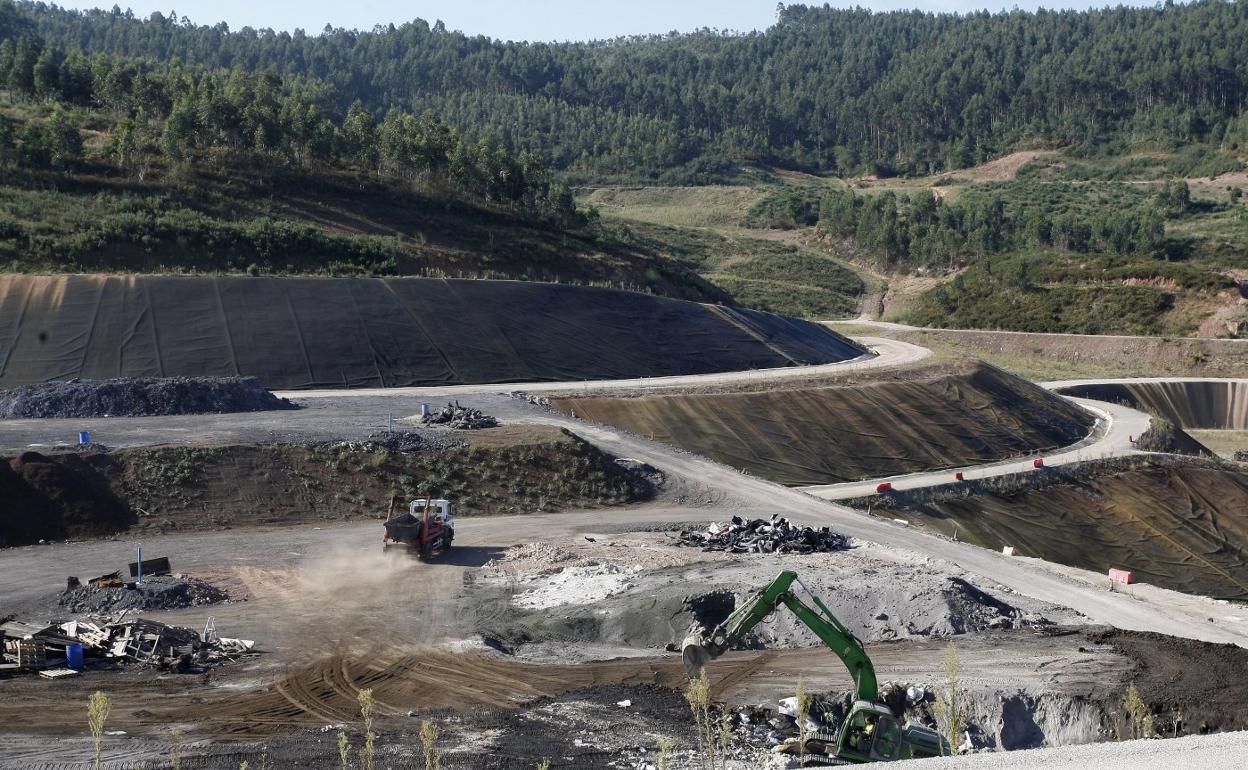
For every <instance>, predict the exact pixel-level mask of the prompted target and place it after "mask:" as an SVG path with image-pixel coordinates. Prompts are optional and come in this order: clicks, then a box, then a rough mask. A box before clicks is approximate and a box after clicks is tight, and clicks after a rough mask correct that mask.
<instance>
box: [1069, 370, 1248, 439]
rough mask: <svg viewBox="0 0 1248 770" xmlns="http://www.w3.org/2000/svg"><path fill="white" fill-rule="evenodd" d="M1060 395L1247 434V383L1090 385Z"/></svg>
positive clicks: (1185, 425)
mask: <svg viewBox="0 0 1248 770" xmlns="http://www.w3.org/2000/svg"><path fill="white" fill-rule="evenodd" d="M1060 392H1061V393H1063V394H1066V395H1070V396H1078V397H1080V398H1094V399H1096V400H1098V401H1109V402H1111V403H1117V404H1126V405H1128V406H1131V407H1135V408H1136V409H1142V410H1145V411H1149V412H1152V413H1154V414H1159V415H1161V416H1162V417H1164V418H1166V419H1167V420H1170V421H1171V422H1173V423H1174V424H1176V425H1178V426H1179V427H1182V428H1195V429H1202V428H1203V429H1209V430H1248V380H1222V381H1217V380H1179V381H1174V382H1131V383H1108V384H1098V383H1094V384H1088V385H1076V386H1073V387H1069V388H1063V389H1062V390H1061V391H1060Z"/></svg>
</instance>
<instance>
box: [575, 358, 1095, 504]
mask: <svg viewBox="0 0 1248 770" xmlns="http://www.w3.org/2000/svg"><path fill="white" fill-rule="evenodd" d="M554 403H555V404H556V406H557V407H558V408H559V409H561V410H563V411H565V412H570V413H574V414H576V415H577V416H578V417H583V418H585V419H588V420H593V421H596V422H602V423H606V424H609V425H613V426H615V427H618V428H623V429H624V430H628V431H631V432H633V433H636V434H638V435H641V436H650V437H653V438H654V439H656V440H659V441H663V442H665V443H668V444H674V445H676V446H679V447H681V448H682V449H686V450H689V451H691V452H696V453H698V454H700V455H704V456H706V457H710V458H712V459H714V460H717V461H719V462H721V463H725V464H727V465H731V466H733V467H736V468H741V469H743V470H747V471H749V472H751V473H754V474H756V475H758V476H762V477H764V478H768V479H771V480H772V481H778V482H781V483H783V484H789V485H794V486H804V485H812V484H829V483H836V482H841V481H857V480H859V479H863V478H874V477H879V476H888V475H892V474H898V473H910V472H914V471H925V470H934V469H938V468H948V467H956V466H960V465H973V464H977V463H982V462H986V461H990V460H996V459H1000V458H1004V457H1011V456H1017V455H1022V454H1026V453H1027V452H1031V451H1042V450H1047V449H1051V448H1053V447H1058V446H1066V445H1068V444H1072V443H1075V442H1076V441H1079V440H1080V439H1082V438H1083V437H1084V436H1086V435H1087V433H1088V430H1089V429H1090V428H1091V423H1092V418H1091V417H1089V416H1088V415H1087V414H1086V413H1084V412H1083V411H1082V410H1080V409H1079V408H1078V407H1075V406H1074V405H1072V404H1070V403H1069V402H1067V401H1065V400H1064V399H1061V398H1058V397H1056V396H1053V395H1051V394H1049V393H1048V392H1046V391H1044V390H1043V389H1041V388H1039V387H1037V386H1035V385H1033V384H1031V383H1028V382H1026V381H1024V380H1021V379H1019V378H1017V377H1014V376H1013V375H1010V374H1008V373H1006V372H1004V371H1002V370H1000V369H997V368H995V367H992V366H988V365H987V364H981V363H964V364H960V365H958V366H957V367H955V368H954V369H952V370H949V369H935V368H926V369H919V370H911V371H907V372H904V373H902V374H898V375H893V376H888V377H884V378H878V379H874V380H870V381H864V382H859V383H854V384H850V385H842V386H835V387H822V388H811V389H808V390H775V391H767V392H761V393H725V394H714V395H679V396H645V397H640V398H612V397H589V398H559V399H554Z"/></svg>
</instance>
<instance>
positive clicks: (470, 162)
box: [0, 8, 730, 301]
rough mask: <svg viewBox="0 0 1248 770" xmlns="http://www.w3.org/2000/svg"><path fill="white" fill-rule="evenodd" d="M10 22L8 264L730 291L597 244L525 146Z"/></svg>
mask: <svg viewBox="0 0 1248 770" xmlns="http://www.w3.org/2000/svg"><path fill="white" fill-rule="evenodd" d="M9 10H10V11H11V8H9ZM0 15H2V14H0ZM6 32H13V30H12V29H8V30H5V29H4V28H3V26H2V25H0V41H2V42H0V72H4V73H7V76H6V77H5V78H0V267H4V268H7V269H8V270H10V271H27V272H30V271H44V272H46V271H76V272H106V271H135V272H208V273H212V272H243V271H245V272H248V273H251V274H262V273H302V274H307V273H314V274H315V273H319V274H330V275H356V274H368V275H433V276H454V277H486V278H520V279H528V280H539V281H562V282H571V283H582V284H600V285H610V286H618V287H625V288H630V289H638V290H643V291H651V292H656V293H662V294H667V295H672V296H679V297H688V298H691V299H701V300H710V301H730V298H729V296H728V295H727V294H726V293H724V292H723V291H721V290H719V289H717V288H716V287H714V286H712V285H710V284H709V283H707V282H706V281H705V280H703V279H702V278H700V277H699V276H697V275H696V273H694V272H693V271H692V270H691V269H689V268H688V267H686V266H684V265H682V264H679V263H676V262H674V261H672V260H669V259H667V258H665V257H664V256H662V255H661V254H659V253H655V252H639V251H636V250H632V251H630V250H626V249H622V248H620V247H619V246H618V245H617V244H612V243H608V242H606V241H604V240H602V239H601V238H600V237H599V235H598V233H597V232H596V230H595V229H594V228H593V227H592V226H591V225H592V222H590V220H589V218H588V217H586V216H585V215H584V214H583V213H581V212H579V211H577V209H576V207H575V204H574V202H573V200H572V197H571V194H570V192H569V191H568V189H567V187H566V186H565V185H564V184H563V183H562V182H559V181H557V180H555V179H553V178H552V176H551V174H550V172H549V171H548V170H547V169H546V168H545V167H544V166H543V164H542V163H540V162H539V161H538V160H537V159H536V158H534V157H533V156H531V155H527V154H520V155H516V154H514V153H512V152H511V151H510V150H508V149H507V148H506V147H504V146H503V145H501V144H499V143H497V142H491V141H487V140H481V141H473V142H470V141H469V140H468V139H467V138H465V137H464V136H462V135H461V134H460V133H459V132H457V131H456V130H455V129H453V128H452V127H450V126H449V125H447V124H446V123H444V122H442V121H441V120H440V119H438V118H436V117H434V116H432V115H428V114H426V115H422V116H419V117H417V116H414V115H412V114H410V113H404V112H400V111H398V110H391V111H389V112H388V113H386V115H385V118H384V119H382V120H380V121H379V120H375V119H374V117H373V116H372V115H371V114H370V113H368V112H367V111H366V110H364V109H363V108H362V107H360V106H359V105H355V106H353V107H352V108H350V109H348V110H346V111H345V112H336V111H335V108H334V107H333V102H334V100H333V99H332V98H331V97H330V96H329V95H328V91H327V86H326V85H325V84H324V83H319V82H314V81H308V80H299V79H295V78H286V79H282V78H280V77H277V76H275V75H273V74H272V73H269V72H248V71H244V70H241V69H236V70H233V71H230V72H224V71H217V70H207V69H202V68H185V67H182V66H180V65H178V64H176V63H175V64H155V63H153V62H151V61H147V60H136V59H127V58H124V57H110V56H104V55H99V56H96V57H93V58H92V59H90V60H88V59H86V58H85V57H84V56H83V55H82V54H81V53H78V52H70V53H68V54H64V53H62V52H60V51H58V50H55V49H53V48H52V47H50V46H48V45H46V44H45V43H43V42H42V41H40V40H38V39H37V38H32V37H30V36H27V35H22V36H20V37H18V38H17V39H16V43H14V41H13V40H4V39H3V35H4V34H5V33H6ZM6 57H7V58H6Z"/></svg>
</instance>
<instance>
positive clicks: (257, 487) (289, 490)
mask: <svg viewBox="0 0 1248 770" xmlns="http://www.w3.org/2000/svg"><path fill="white" fill-rule="evenodd" d="M652 493H653V489H652V488H651V485H650V484H649V482H648V481H647V480H646V479H645V478H644V477H643V476H642V475H641V474H640V473H638V472H635V471H630V470H627V469H625V468H623V467H621V466H620V465H618V464H616V463H615V462H614V461H613V458H611V457H610V456H608V455H606V454H604V453H602V452H600V451H599V450H598V449H596V448H594V447H593V446H592V445H591V444H588V443H587V442H585V441H583V440H581V439H580V438H578V437H576V436H573V435H571V434H570V433H566V432H563V431H560V430H558V429H556V428H549V427H545V426H515V427H511V426H505V427H500V428H491V429H486V430H481V431H476V432H474V433H473V434H468V435H464V434H460V435H459V436H457V438H456V440H455V441H453V442H444V443H443V444H442V445H437V444H431V445H429V446H428V447H426V448H421V449H419V450H418V451H411V452H401V451H393V450H388V449H386V448H385V447H383V446H376V445H368V444H360V443H347V442H340V443H335V444H310V445H291V444H260V445H256V444H251V445H227V446H201V447H176V446H166V447H144V448H139V449H128V450H119V451H115V452H87V451H83V452H72V453H58V454H48V455H44V454H39V453H36V452H25V453H22V454H21V455H19V456H17V457H12V458H5V457H0V501H3V504H0V547H6V546H17V545H27V544H30V543H35V542H38V541H40V540H62V539H75V540H78V539H86V538H91V537H98V536H107V535H113V534H116V533H118V532H122V531H126V530H139V531H142V532H144V533H148V534H155V533H158V532H160V533H164V532H168V531H197V530H212V529H221V528H226V527H238V526H256V525H261V526H296V525H312V524H323V523H326V522H332V521H344V520H350V519H354V518H362V517H367V518H375V517H377V516H378V515H381V514H384V513H386V511H387V510H388V509H390V507H391V506H395V507H397V508H398V509H402V508H403V506H405V505H406V504H407V501H409V500H412V499H415V498H420V497H424V496H426V495H432V496H434V497H442V496H445V497H450V498H452V499H454V500H455V503H456V505H457V506H458V510H459V512H460V513H466V514H486V515H488V514H502V513H515V512H521V511H523V512H549V511H557V510H562V509H566V508H577V507H579V508H592V507H601V506H608V505H619V504H623V503H629V502H637V501H640V500H643V499H646V498H648V497H650V496H651V494H652ZM10 503H12V505H10Z"/></svg>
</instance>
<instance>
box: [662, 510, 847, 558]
mask: <svg viewBox="0 0 1248 770" xmlns="http://www.w3.org/2000/svg"><path fill="white" fill-rule="evenodd" d="M676 544H677V545H683V546H691V547H694V548H701V549H702V550H703V551H727V552H730V553H803V554H804V553H830V552H833V551H844V550H846V549H848V548H849V546H850V541H849V537H848V536H846V535H842V534H840V533H839V532H833V531H832V530H831V529H829V528H827V527H819V528H818V529H816V528H814V527H803V526H798V525H796V524H793V523H792V522H790V521H789V520H788V519H786V518H784V517H782V516H772V517H771V519H750V520H748V521H747V520H745V519H742V518H741V517H740V516H733V517H732V521H730V522H728V523H727V524H720V523H712V524H711V525H709V526H708V527H707V528H706V529H705V530H703V531H701V532H697V531H686V530H682V531H681V532H680V534H679V535H677V541H676Z"/></svg>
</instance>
